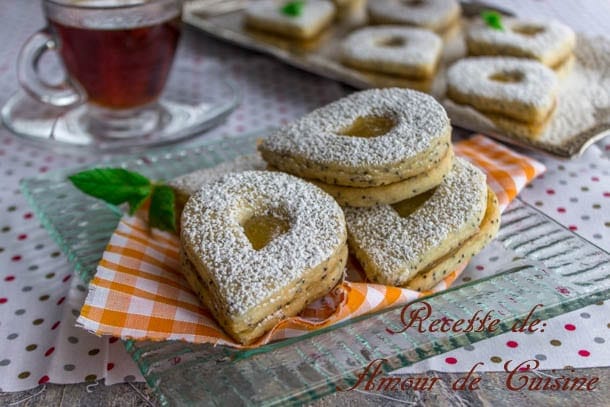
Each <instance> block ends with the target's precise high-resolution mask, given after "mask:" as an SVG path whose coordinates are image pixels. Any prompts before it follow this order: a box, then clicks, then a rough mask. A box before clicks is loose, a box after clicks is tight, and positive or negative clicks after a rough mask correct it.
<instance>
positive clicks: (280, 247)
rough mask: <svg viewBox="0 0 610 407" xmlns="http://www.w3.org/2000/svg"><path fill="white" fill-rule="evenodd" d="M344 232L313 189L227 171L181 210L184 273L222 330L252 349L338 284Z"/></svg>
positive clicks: (338, 213) (292, 180) (326, 200)
mask: <svg viewBox="0 0 610 407" xmlns="http://www.w3.org/2000/svg"><path fill="white" fill-rule="evenodd" d="M346 234H347V233H346V227H345V218H344V215H343V212H342V210H341V208H340V207H339V205H338V204H337V203H336V202H335V200H334V199H333V198H332V197H331V196H330V195H328V194H326V193H325V192H324V191H322V190H321V189H319V188H318V187H316V186H315V185H313V184H310V183H308V182H306V181H303V180H301V179H299V178H296V177H293V176H291V175H289V174H284V173H280V172H271V171H244V172H241V173H232V174H227V175H226V176H224V177H222V178H220V179H219V180H217V181H216V182H214V183H212V184H207V185H205V187H204V188H202V189H200V190H199V191H198V192H197V193H196V194H194V195H193V196H191V198H190V199H189V200H188V202H187V204H186V206H185V208H184V211H183V214H182V225H181V262H182V265H183V267H182V271H183V273H184V275H185V277H186V278H187V280H188V281H189V283H190V285H191V286H192V287H193V289H194V290H195V292H197V293H198V294H199V297H200V298H201V300H202V301H203V302H204V304H205V305H206V306H207V307H208V308H209V310H210V311H211V312H212V314H213V315H214V317H215V318H216V320H217V321H218V322H219V323H220V325H221V326H222V327H223V328H224V330H225V331H226V332H227V333H228V334H229V335H230V336H231V337H233V338H234V339H235V340H237V341H239V342H240V343H242V344H249V343H252V342H253V341H254V340H256V339H257V338H258V337H259V336H261V335H262V334H264V333H265V332H266V331H268V330H269V329H271V328H272V327H273V326H274V325H275V324H276V323H277V322H279V321H280V320H281V319H283V318H284V317H288V316H293V315H296V314H298V313H299V312H300V311H301V310H302V309H303V308H304V307H305V306H306V305H307V304H308V303H310V302H312V301H314V300H316V299H317V298H319V297H321V296H323V295H324V294H326V293H328V292H329V291H330V290H331V289H332V288H333V287H334V286H335V285H336V284H337V283H338V282H339V281H340V280H341V278H342V276H343V273H344V270H345V264H346V261H347V245H346Z"/></svg>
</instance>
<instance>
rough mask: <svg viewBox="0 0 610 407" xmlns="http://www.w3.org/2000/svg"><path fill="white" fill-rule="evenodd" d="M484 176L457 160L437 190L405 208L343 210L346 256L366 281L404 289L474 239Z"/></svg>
mask: <svg viewBox="0 0 610 407" xmlns="http://www.w3.org/2000/svg"><path fill="white" fill-rule="evenodd" d="M487 207H488V187H487V184H486V182H485V175H484V174H483V173H482V172H481V171H480V170H479V169H478V168H476V167H474V166H473V165H472V164H470V163H468V162H467V161H466V160H464V159H461V158H455V159H454V160H453V166H452V168H451V171H449V173H448V174H447V175H446V177H445V178H444V179H443V181H442V182H441V183H440V185H439V186H438V187H436V188H435V189H433V190H430V191H429V192H427V193H425V194H422V195H420V196H418V197H414V198H412V199H410V200H407V201H406V202H401V203H398V204H395V205H394V206H390V205H380V206H375V207H369V208H344V211H345V217H346V222H347V228H348V243H349V246H350V250H351V252H352V253H353V254H354V255H355V256H356V258H357V259H358V261H359V262H360V264H361V265H362V267H363V268H364V270H365V272H366V275H367V277H368V278H369V280H371V281H373V282H377V283H381V284H387V285H394V286H404V285H406V284H407V283H408V282H409V281H410V280H411V279H413V278H414V277H415V276H416V275H417V274H418V273H420V272H422V271H424V270H426V269H428V268H429V267H431V266H432V265H434V264H435V262H437V261H438V260H439V259H441V258H443V256H446V255H447V254H449V253H451V252H452V251H454V250H456V249H457V248H458V247H460V245H461V244H462V243H463V242H465V241H466V240H467V239H469V238H470V237H472V236H474V235H476V234H477V233H479V230H480V227H481V224H482V220H483V219H484V215H485V213H486V211H487Z"/></svg>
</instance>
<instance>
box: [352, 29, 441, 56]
mask: <svg viewBox="0 0 610 407" xmlns="http://www.w3.org/2000/svg"><path fill="white" fill-rule="evenodd" d="M388 39H401V40H402V41H403V42H404V44H403V45H399V46H384V45H382V43H383V41H386V40H388ZM442 46H443V41H442V40H441V39H440V37H439V36H438V35H436V34H434V33H433V32H431V31H428V30H423V29H418V28H408V27H400V26H377V27H365V28H361V29H359V30H356V31H354V32H352V33H351V34H350V35H349V36H348V37H346V38H345V39H344V40H343V42H342V45H341V52H342V54H343V56H344V57H346V58H350V59H357V60H369V61H381V62H386V61H387V62H391V63H393V64H401V65H407V66H420V65H435V64H436V62H437V61H438V58H439V56H440V52H441V48H442Z"/></svg>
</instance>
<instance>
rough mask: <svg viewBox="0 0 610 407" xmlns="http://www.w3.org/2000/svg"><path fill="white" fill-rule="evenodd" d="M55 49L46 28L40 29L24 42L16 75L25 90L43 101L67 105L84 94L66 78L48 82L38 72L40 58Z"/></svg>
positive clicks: (80, 98) (55, 45) (56, 104)
mask: <svg viewBox="0 0 610 407" xmlns="http://www.w3.org/2000/svg"><path fill="white" fill-rule="evenodd" d="M56 49H57V44H56V42H55V40H54V39H53V38H52V37H51V35H49V33H48V32H47V31H46V30H44V29H43V30H40V31H38V32H37V33H35V34H34V35H32V36H31V37H30V38H28V40H27V41H26V42H25V44H24V45H23V47H22V48H21V52H20V53H19V57H18V59H17V76H18V78H19V83H20V84H21V86H22V87H23V89H25V91H26V92H27V93H28V94H30V95H31V96H33V97H34V98H36V99H38V100H39V101H41V102H43V103H47V104H50V105H53V106H69V105H72V104H74V103H77V102H79V101H81V100H83V99H84V97H83V96H84V95H83V94H82V93H81V92H79V91H78V89H77V88H76V87H75V86H74V85H73V84H71V83H70V82H69V81H68V80H67V79H64V80H63V81H62V83H59V84H50V83H47V82H46V81H44V79H42V78H41V76H40V73H39V70H38V68H39V64H40V59H41V58H42V56H43V55H44V54H45V52H47V51H53V50H56Z"/></svg>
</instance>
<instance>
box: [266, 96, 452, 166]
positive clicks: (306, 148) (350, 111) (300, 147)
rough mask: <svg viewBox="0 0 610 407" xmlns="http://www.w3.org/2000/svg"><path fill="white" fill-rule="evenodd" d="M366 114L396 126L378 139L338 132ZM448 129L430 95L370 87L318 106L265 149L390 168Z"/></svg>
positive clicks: (335, 162)
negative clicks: (379, 117)
mask: <svg viewBox="0 0 610 407" xmlns="http://www.w3.org/2000/svg"><path fill="white" fill-rule="evenodd" d="M366 116H383V117H389V118H392V119H393V120H394V121H395V123H396V125H395V126H394V128H392V129H391V130H390V131H388V132H387V133H386V134H383V135H381V136H378V137H351V136H344V135H340V134H338V133H339V132H340V130H341V129H344V128H346V127H348V126H350V125H351V124H352V123H353V122H354V121H355V120H356V119H357V118H358V117H366ZM449 128H450V123H449V118H448V117H447V114H446V113H445V109H444V108H443V107H442V106H441V105H440V104H439V103H438V102H437V101H436V100H435V99H434V98H433V97H432V96H429V95H426V94H424V93H421V92H417V91H414V90H410V89H399V88H386V89H370V90H365V91H362V92H356V93H353V94H351V95H349V96H347V97H345V98H342V99H339V100H337V101H335V102H333V103H331V104H329V105H326V106H323V107H321V108H319V109H316V110H314V111H313V112H311V113H309V114H308V115H306V116H304V117H303V118H301V119H299V120H297V121H295V122H293V123H291V124H289V125H287V126H286V127H283V128H281V129H280V130H278V131H276V132H275V133H273V134H272V135H271V136H269V137H268V138H267V139H265V140H264V141H263V143H262V146H261V147H262V148H263V149H265V150H268V151H272V152H274V153H276V154H281V155H285V156H290V157H299V158H303V159H305V160H309V161H312V162H315V163H317V164H321V165H325V164H333V165H340V166H344V167H354V166H358V167H360V166H366V167H386V166H392V165H395V164H397V163H400V162H403V161H405V160H407V159H409V158H412V157H415V156H417V155H418V154H421V153H423V152H425V151H426V150H427V149H429V148H430V147H431V146H432V145H433V143H434V142H435V141H436V140H438V139H440V138H442V137H443V136H444V135H445V134H446V132H447V129H449Z"/></svg>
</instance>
